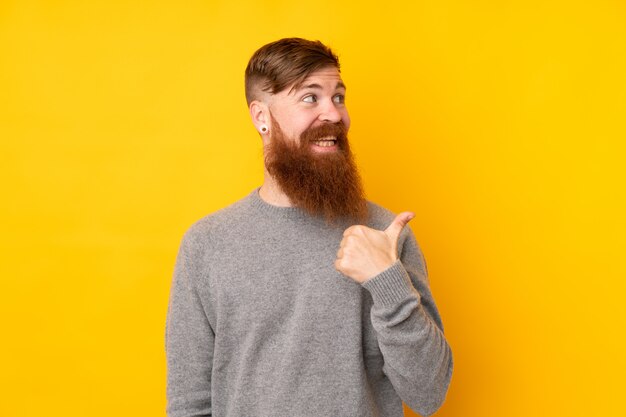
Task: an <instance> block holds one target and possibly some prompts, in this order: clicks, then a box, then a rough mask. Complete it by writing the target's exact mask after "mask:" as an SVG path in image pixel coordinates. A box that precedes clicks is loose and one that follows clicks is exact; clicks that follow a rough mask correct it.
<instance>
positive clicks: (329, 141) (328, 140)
mask: <svg viewBox="0 0 626 417" xmlns="http://www.w3.org/2000/svg"><path fill="white" fill-rule="evenodd" d="M336 141H337V138H336V137H335V136H327V137H324V138H322V139H320V140H318V141H315V142H313V143H315V144H316V145H317V146H321V147H323V148H326V147H329V146H333V145H334V144H335V142H336Z"/></svg>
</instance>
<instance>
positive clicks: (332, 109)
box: [319, 100, 341, 123]
mask: <svg viewBox="0 0 626 417" xmlns="http://www.w3.org/2000/svg"><path fill="white" fill-rule="evenodd" d="M319 119H320V120H321V121H323V122H329V123H337V122H339V121H340V120H341V112H340V111H339V109H338V108H337V106H336V105H335V103H334V102H333V101H332V100H328V101H326V105H325V106H323V107H322V109H321V113H320V116H319Z"/></svg>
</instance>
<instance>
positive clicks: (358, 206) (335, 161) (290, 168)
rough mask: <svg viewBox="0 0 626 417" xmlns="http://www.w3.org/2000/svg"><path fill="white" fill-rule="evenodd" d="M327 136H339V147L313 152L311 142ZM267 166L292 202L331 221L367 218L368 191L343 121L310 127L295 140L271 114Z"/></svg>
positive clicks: (355, 220)
mask: <svg viewBox="0 0 626 417" xmlns="http://www.w3.org/2000/svg"><path fill="white" fill-rule="evenodd" d="M270 117H272V116H270ZM326 136H336V137H337V147H338V149H336V150H335V151H331V152H323V153H317V152H314V151H313V150H312V149H311V146H312V142H314V141H316V140H319V139H320V138H323V137H326ZM265 166H266V168H267V171H268V172H269V173H270V175H271V176H272V177H273V178H274V179H275V180H276V181H277V183H278V185H279V186H280V188H281V190H282V191H283V192H284V193H285V194H286V195H287V197H289V199H290V200H291V203H292V204H293V205H294V206H296V207H299V208H301V209H303V210H304V211H306V212H307V213H309V214H311V215H313V216H322V217H323V218H324V219H325V220H326V221H327V223H329V224H334V223H335V222H336V221H337V220H340V219H342V218H344V219H345V218H347V219H349V220H350V221H352V222H356V223H364V222H365V220H366V219H367V203H366V200H365V193H364V191H363V186H362V184H361V177H360V175H359V172H358V169H357V166H356V163H355V162H354V157H353V155H352V152H351V151H350V146H349V144H348V138H347V132H346V128H345V125H344V124H343V122H339V123H337V124H324V125H321V126H317V127H314V128H310V129H308V130H306V131H305V132H303V133H302V135H301V136H300V142H299V143H296V141H295V140H287V139H286V138H285V134H284V133H283V131H282V129H281V128H280V125H279V124H278V122H276V120H275V119H274V118H273V117H272V134H271V137H270V143H269V144H267V145H266V147H265Z"/></svg>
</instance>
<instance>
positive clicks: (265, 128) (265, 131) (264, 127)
mask: <svg viewBox="0 0 626 417" xmlns="http://www.w3.org/2000/svg"><path fill="white" fill-rule="evenodd" d="M260 130H261V133H267V131H268V130H269V129H268V128H267V126H265V125H261V129H260Z"/></svg>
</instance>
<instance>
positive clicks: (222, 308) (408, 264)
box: [165, 188, 452, 417]
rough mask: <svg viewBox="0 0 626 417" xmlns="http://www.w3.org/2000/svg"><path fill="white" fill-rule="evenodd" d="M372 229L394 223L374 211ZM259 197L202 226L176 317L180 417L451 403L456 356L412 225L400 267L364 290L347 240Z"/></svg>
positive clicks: (189, 248) (178, 275)
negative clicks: (346, 271) (344, 246)
mask: <svg viewBox="0 0 626 417" xmlns="http://www.w3.org/2000/svg"><path fill="white" fill-rule="evenodd" d="M368 207H369V212H370V215H369V221H368V224H367V226H369V227H372V228H375V229H378V230H383V229H385V228H386V227H387V226H388V225H389V224H390V223H391V221H392V220H393V219H394V217H395V216H394V215H393V214H392V213H391V212H389V211H388V210H386V209H384V208H382V207H380V206H378V205H376V204H373V203H371V202H368ZM349 226H350V224H347V223H345V224H341V225H338V226H334V227H331V226H328V225H326V224H325V222H324V220H323V219H321V218H316V217H311V216H309V215H307V214H305V213H304V212H303V211H301V210H300V209H298V208H294V207H277V206H273V205H270V204H268V203H266V202H265V201H263V200H262V199H261V198H260V197H259V194H258V188H257V189H255V190H254V191H253V192H252V193H250V194H249V195H248V196H246V197H245V198H243V199H242V200H239V201H238V202H236V203H234V204H232V205H231V206H229V207H226V208H224V209H222V210H220V211H218V212H215V213H213V214H211V215H209V216H207V217H205V218H203V219H201V220H199V221H198V222H196V223H195V224H194V225H192V226H191V228H190V229H189V230H188V231H187V233H186V234H185V236H184V237H183V240H182V243H181V247H180V251H179V254H178V258H177V261H176V267H175V271H174V279H173V282H172V287H171V292H170V301H169V307H168V313H167V323H166V332H165V345H166V354H167V414H168V416H170V417H188V416H189V417H191V416H217V417H235V416H250V417H306V416H316V417H320V416H322V417H326V416H328V417H330V416H332V417H342V416H358V417H369V416H372V417H374V416H378V417H397V416H402V415H403V411H402V401H404V402H405V403H406V404H407V405H408V406H409V407H411V408H412V409H413V410H414V411H416V412H418V413H420V414H422V415H425V416H426V415H430V414H432V413H434V412H435V411H436V410H437V409H438V408H439V407H440V405H441V404H442V402H443V401H444V399H445V396H446V392H447V389H448V384H449V382H450V378H451V375H452V354H451V351H450V347H449V346H448V343H447V341H446V339H445V337H444V334H443V327H442V323H441V318H440V316H439V313H438V311H437V307H436V306H435V302H434V300H433V297H432V294H431V292H430V288H429V285H428V278H427V270H426V264H425V262H424V258H423V256H422V253H421V251H420V248H419V246H418V244H417V242H416V240H415V238H414V236H413V233H412V232H411V229H410V228H409V227H405V229H404V230H403V232H402V234H401V235H400V239H399V243H398V255H399V257H400V259H399V260H398V261H397V262H396V263H395V264H393V265H392V266H390V267H389V268H388V269H387V270H385V271H383V272H381V273H380V274H379V275H377V276H375V277H373V278H371V279H370V280H368V281H367V282H365V283H364V284H359V283H357V282H356V281H353V280H352V279H350V278H348V277H346V276H343V275H342V274H341V273H339V272H338V271H337V270H336V269H335V267H334V261H335V258H336V254H337V250H338V248H339V242H340V241H341V239H342V234H343V231H344V230H345V229H346V228H347V227H349Z"/></svg>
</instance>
